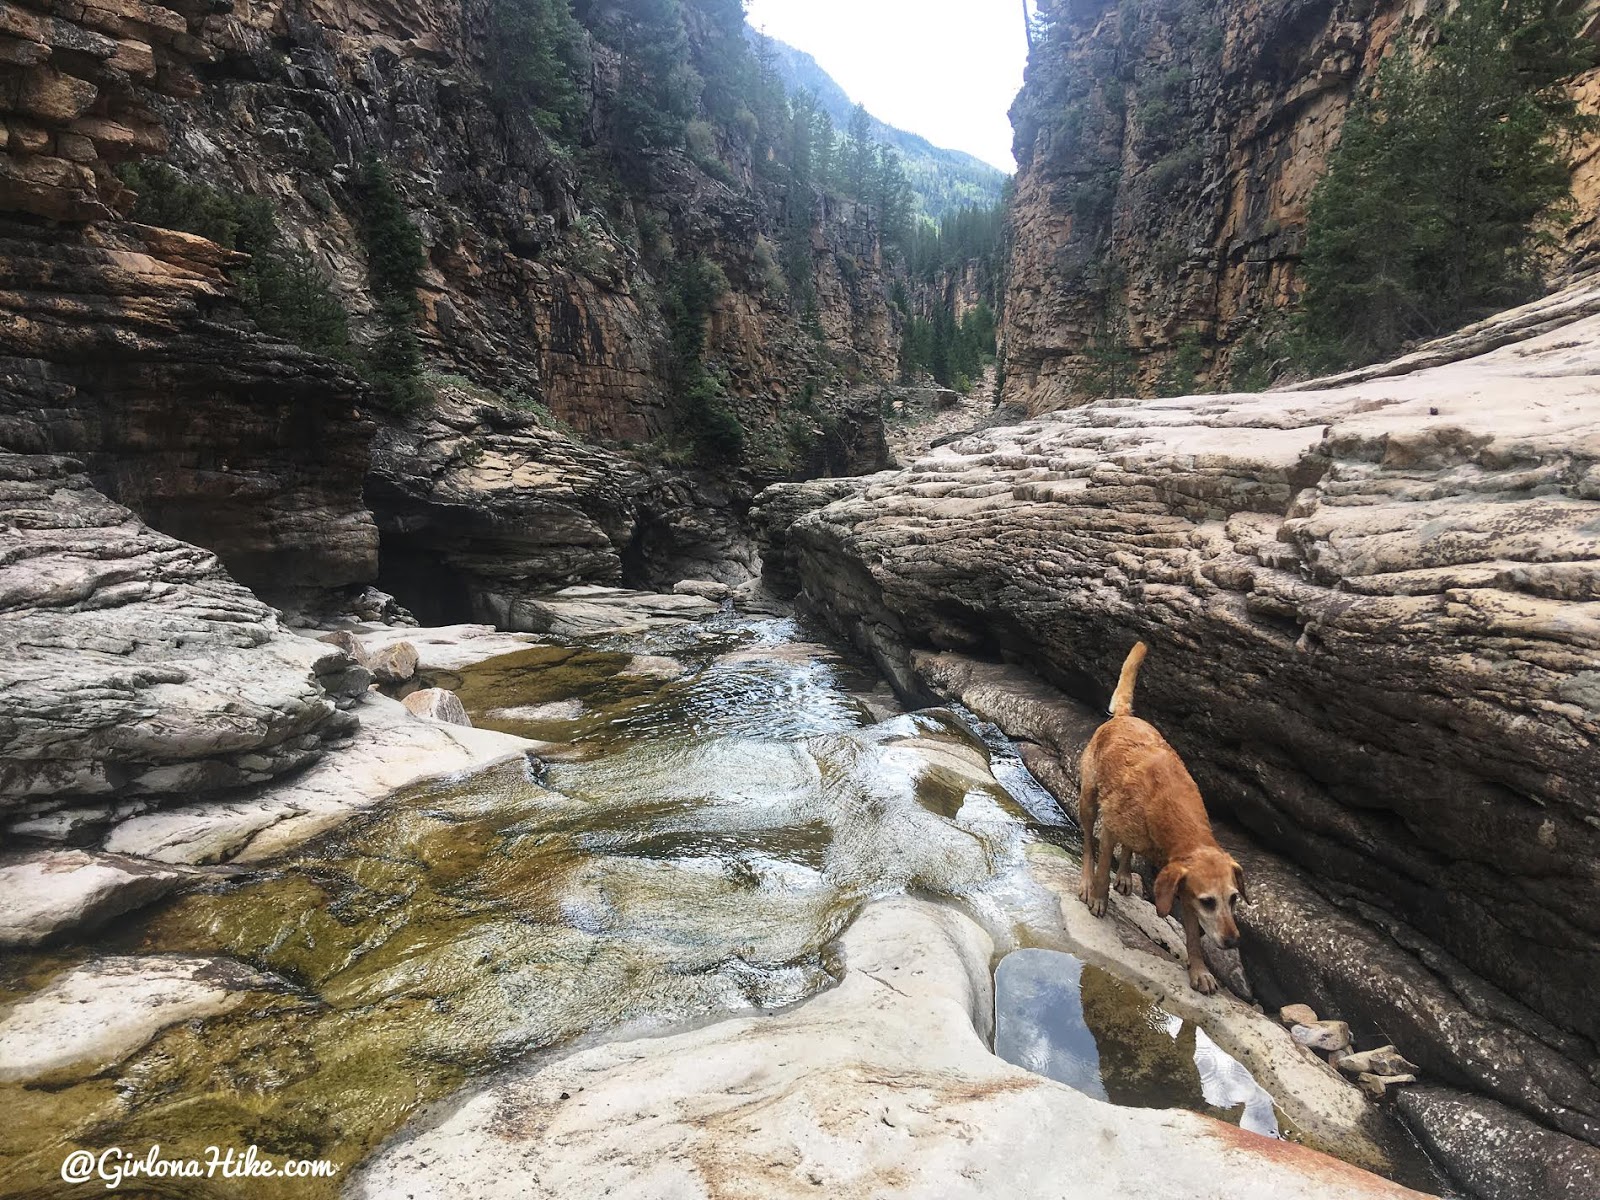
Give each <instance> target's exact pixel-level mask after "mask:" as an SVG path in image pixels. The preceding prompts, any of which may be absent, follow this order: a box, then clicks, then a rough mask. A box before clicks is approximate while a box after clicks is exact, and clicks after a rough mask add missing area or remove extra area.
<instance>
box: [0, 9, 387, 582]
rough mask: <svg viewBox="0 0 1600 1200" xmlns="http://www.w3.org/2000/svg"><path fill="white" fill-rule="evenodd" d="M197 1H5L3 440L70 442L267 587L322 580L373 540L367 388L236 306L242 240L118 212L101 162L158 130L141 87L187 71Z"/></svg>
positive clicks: (182, 92) (123, 156)
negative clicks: (365, 489) (366, 498)
mask: <svg viewBox="0 0 1600 1200" xmlns="http://www.w3.org/2000/svg"><path fill="white" fill-rule="evenodd" d="M206 11H208V9H206V7H205V6H199V5H196V6H187V7H186V6H184V5H181V4H175V5H171V6H163V5H153V4H152V5H146V4H135V5H106V6H101V7H92V8H87V9H83V8H80V7H77V6H72V7H71V8H70V9H69V8H67V7H65V6H56V5H47V4H10V5H7V6H6V9H5V12H4V14H3V16H0V21H3V22H4V25H3V31H0V47H3V49H4V53H5V55H6V56H7V57H6V61H7V63H8V64H10V65H9V66H8V67H7V80H6V83H7V87H8V89H9V91H8V92H7V93H6V96H5V99H4V104H3V106H4V109H5V118H4V119H5V122H6V128H7V131H8V140H7V142H6V146H5V153H4V154H3V155H0V263H3V270H4V274H5V275H6V277H7V280H8V284H7V287H6V289H5V291H4V292H3V293H0V316H3V321H0V383H3V386H0V445H4V446H5V447H7V448H9V449H12V450H16V451H21V452H25V453H49V454H71V455H75V456H78V457H79V458H81V459H82V460H83V461H84V462H85V463H86V464H87V466H88V469H89V472H90V474H91V476H92V477H93V479H94V482H95V484H96V485H97V486H99V487H100V488H102V489H103V490H104V491H105V492H106V493H107V494H108V495H110V496H111V497H113V498H114V499H116V500H118V501H121V502H122V503H124V504H126V505H128V506H130V507H131V508H133V509H135V510H136V511H137V512H139V513H140V514H141V515H142V516H143V517H144V518H145V519H147V520H148V521H150V522H152V523H153V524H156V525H158V526H160V527H161V528H162V529H164V530H166V531H168V532H170V533H172V534H174V535H175V536H179V537H183V538H187V539H192V540H193V541H196V542H199V543H201V544H203V545H205V546H207V547H209V548H212V549H215V550H217V551H219V552H220V553H221V554H222V555H223V558H224V560H225V562H226V564H227V566H228V567H229V569H230V570H231V571H232V572H233V573H234V575H235V576H236V577H237V578H238V579H240V580H243V581H244V582H246V583H249V584H251V585H254V586H259V587H261V588H263V589H265V590H266V591H268V592H270V593H272V594H274V595H275V596H279V597H282V596H287V595H291V594H293V593H295V592H298V591H301V590H304V589H323V588H337V587H340V586H342V585H345V584H350V583H354V582H356V581H359V580H365V579H370V578H371V577H372V575H373V573H374V571H375V569H376V562H377V530H376V528H375V527H374V525H373V523H372V520H371V517H370V516H369V515H368V513H367V512H366V509H365V506H364V505H363V503H362V501H361V478H362V474H363V473H364V468H365V458H366V445H367V441H368V439H369V438H370V436H371V425H370V424H369V422H367V420H366V419H365V418H364V417H362V416H361V415H360V414H359V413H358V411H357V405H358V403H359V402H360V400H361V399H362V397H363V395H364V389H363V388H362V386H361V384H360V383H359V381H358V380H357V379H356V378H355V377H354V376H353V375H352V374H351V373H350V372H349V371H348V370H347V369H346V368H344V367H342V366H340V365H338V364H336V363H332V362H329V361H326V360H323V359H319V358H316V357H315V356H312V355H309V354H305V353H303V352H301V351H299V350H297V349H296V348H294V347H292V346H288V345H285V344H284V343H282V342H278V341H276V340H275V339H272V338H268V337H264V336H262V335H261V334H260V333H258V332H256V331H255V330H254V329H252V328H251V327H250V325H249V323H248V321H246V320H245V318H244V316H243V312H242V310H241V309H240V308H239V306H238V305H237V304H236V303H235V302H234V301H233V300H232V299H231V288H230V285H229V282H228V278H227V272H228V271H229V269H230V268H232V267H235V266H237V265H238V264H239V263H240V262H241V261H242V257H241V256H239V255H235V254H232V253H230V252H228V251H225V250H223V249H222V248H220V247H218V246H216V245H214V244H213V243H211V242H209V241H206V240H205V239H203V238H196V237H191V236H188V235H186V234H182V233H176V232H172V231H167V230H156V229H150V228H146V227H143V226H137V225H131V224H128V223H126V222H121V221H118V220H117V219H116V216H117V211H118V210H120V209H125V208H126V207H127V205H128V204H129V203H130V202H131V196H130V195H129V194H128V192H127V189H126V188H124V187H123V186H122V184H121V182H120V181H119V180H118V178H117V177H116V175H115V174H114V173H113V171H112V168H113V166H114V165H115V164H116V163H118V162H121V161H125V160H127V159H129V158H132V157H135V156H137V155H140V154H146V153H160V152H162V151H163V150H164V149H165V147H166V145H167V138H166V133H165V131H164V130H163V128H162V127H161V125H160V123H159V122H158V121H157V120H156V118H155V116H154V108H155V106H157V105H158V104H159V103H160V102H161V101H162V100H163V99H168V100H172V101H173V102H174V103H178V102H180V101H179V99H178V98H181V100H182V102H188V101H191V100H192V99H193V98H194V97H195V96H197V95H198V94H199V92H200V90H201V84H200V81H199V79H198V77H197V76H196V74H195V67H196V65H199V64H205V63H207V62H208V61H210V60H211V59H213V58H214V57H215V51H214V50H213V49H212V48H211V47H210V46H209V45H208V44H207V43H206V42H205V41H204V39H203V37H202V36H201V35H202V34H204V32H205V31H206V28H207V26H208V24H209V23H210V22H211V21H212V18H208V17H205V16H204V13H205V12H206ZM53 222H62V223H61V224H54V223H53Z"/></svg>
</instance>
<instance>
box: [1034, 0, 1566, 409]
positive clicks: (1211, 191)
mask: <svg viewBox="0 0 1600 1200" xmlns="http://www.w3.org/2000/svg"><path fill="white" fill-rule="evenodd" d="M1039 8H1040V10H1041V13H1042V16H1043V17H1044V18H1046V20H1047V23H1048V29H1047V31H1046V32H1043V33H1041V35H1040V36H1039V38H1038V40H1037V41H1036V44H1035V46H1034V49H1033V52H1032V55H1031V60H1030V64H1029V68H1028V78H1027V83H1026V86H1025V87H1024V89H1023V92H1022V95H1021V96H1020V97H1019V99H1018V102H1017V106H1016V108H1015V109H1014V110H1013V114H1012V115H1013V119H1014V121H1015V123H1016V129H1017V156H1018V161H1019V164H1020V171H1019V174H1018V179H1017V192H1016V202H1015V206H1014V208H1013V211H1012V219H1013V236H1014V244H1015V250H1014V254H1013V259H1012V266H1011V277H1010V290H1009V293H1008V296H1007V305H1006V314H1005V315H1006V328H1005V342H1006V345H1007V347H1008V350H1009V354H1008V363H1007V365H1008V376H1007V397H1008V399H1010V400H1012V401H1014V402H1016V403H1018V404H1026V405H1028V406H1029V407H1030V408H1031V410H1032V411H1034V412H1045V411H1049V410H1051V409H1055V408H1060V407H1062V406H1063V405H1065V404H1067V403H1071V402H1078V401H1081V400H1082V399H1083V398H1084V397H1085V396H1089V395H1104V394H1107V393H1108V392H1110V391H1121V392H1126V393H1133V392H1135V391H1142V392H1144V393H1146V394H1148V393H1149V392H1150V391H1152V390H1166V391H1168V392H1170V393H1172V394H1176V393H1179V392H1184V391H1194V390H1197V378H1196V376H1197V373H1198V376H1199V379H1198V383H1211V384H1216V385H1226V384H1227V383H1228V380H1229V377H1230V374H1232V373H1233V372H1234V371H1235V370H1240V369H1242V368H1243V366H1244V363H1243V361H1242V360H1241V359H1240V358H1239V356H1238V351H1239V349H1240V347H1241V346H1243V347H1244V353H1245V354H1246V355H1248V354H1249V352H1250V346H1251V343H1252V342H1259V341H1261V340H1264V339H1265V338H1266V337H1267V336H1270V333H1271V331H1272V326H1273V323H1274V319H1275V314H1277V313H1278V312H1279V311H1280V310H1281V309H1282V308H1283V307H1284V306H1285V305H1286V304H1287V303H1288V302H1289V301H1290V300H1291V298H1292V293H1293V278H1294V268H1295V263H1296V260H1297V257H1298V255H1299V253H1300V251H1301V249H1302V247H1303V239H1304V227H1305V220H1306V210H1307V204H1308V201H1309V199H1310V193H1311V189H1312V187H1313V186H1314V184H1315V183H1316V180H1317V179H1318V177H1319V176H1320V174H1321V172H1322V169H1323V166H1324V164H1325V163H1326V161H1327V156H1328V153H1329V151H1330V150H1331V148H1332V146H1333V144H1334V142H1335V141H1336V140H1337V136H1338V133H1339V129H1340V127H1341V125H1342V122H1343V118H1344V113H1345V110H1346V108H1347V106H1348V104H1349V101H1350V98H1351V97H1352V95H1354V94H1355V92H1356V90H1357V89H1358V88H1359V87H1360V86H1361V85H1362V83H1363V82H1364V80H1365V79H1366V78H1367V77H1368V76H1369V74H1370V72H1371V71H1372V70H1373V69H1374V67H1375V65H1376V63H1377V61H1378V59H1379V57H1380V55H1381V53H1382V51H1383V48H1384V47H1385V46H1386V45H1387V44H1388V42H1389V40H1390V39H1391V37H1392V36H1393V34H1394V32H1395V30H1396V29H1397V28H1398V26H1399V23H1400V22H1401V21H1402V19H1403V18H1405V17H1406V16H1407V15H1417V14H1418V12H1420V10H1419V9H1418V6H1416V5H1415V4H1409V3H1400V2H1395V0H1354V2H1344V0H1339V2H1335V3H1327V4H1313V3H1306V2H1304V0H1255V2H1250V3H1239V4H1224V5H1210V4H1199V3H1194V2H1192V0H1126V2H1124V3H1120V4H1113V3H1103V2H1096V3H1090V4H1084V5H1080V4H1073V5H1067V4H1064V3H1056V2H1054V0H1046V2H1044V3H1041V4H1040V5H1039ZM1581 90H1582V89H1580V91H1581ZM1588 90H1589V91H1591V92H1592V90H1593V85H1592V84H1590V85H1588ZM1586 188H1587V189H1588V190H1589V191H1591V192H1592V190H1593V185H1592V184H1591V183H1588V182H1587V181H1586V173H1585V171H1583V170H1580V178H1579V181H1578V192H1579V196H1580V198H1581V197H1582V196H1583V195H1584V193H1585V189H1586ZM1588 241H1592V232H1587V224H1586V223H1584V224H1580V225H1579V227H1578V228H1577V229H1575V230H1574V233H1573V244H1572V250H1573V251H1574V253H1577V254H1580V255H1581V253H1583V252H1584V248H1585V246H1586V245H1587V243H1588ZM1174 373H1176V376H1175V377H1174ZM1163 376H1167V379H1166V380H1164V379H1163ZM1164 382H1165V383H1166V384H1167V387H1166V388H1165V389H1163V388H1162V384H1163V383H1164Z"/></svg>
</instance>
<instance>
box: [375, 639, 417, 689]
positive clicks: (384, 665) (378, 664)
mask: <svg viewBox="0 0 1600 1200" xmlns="http://www.w3.org/2000/svg"><path fill="white" fill-rule="evenodd" d="M367 669H368V670H370V671H371V672H372V674H373V677H374V678H375V679H377V681H378V682H379V683H404V682H405V681H406V680H408V679H410V678H411V677H412V676H413V675H415V674H416V673H417V648H416V647H415V646H413V645H412V644H411V643H410V642H395V643H394V644H393V645H392V646H385V647H384V648H383V649H382V650H379V651H378V652H377V653H376V654H374V655H373V656H372V659H371V661H370V662H368V663H367Z"/></svg>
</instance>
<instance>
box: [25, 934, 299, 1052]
mask: <svg viewBox="0 0 1600 1200" xmlns="http://www.w3.org/2000/svg"><path fill="white" fill-rule="evenodd" d="M282 986H283V985H282V981H281V980H275V979H272V978H271V977H269V976H265V975H262V974H261V973H259V972H256V971H251V970H249V969H247V968H245V967H243V966H241V965H240V964H239V963H237V962H235V961H233V960H232V959H229V958H197V957H173V958H152V959H143V958H136V957H117V958H102V959H93V960H91V961H89V962H86V963H84V964H82V965H81V966H78V967H76V968H74V969H73V970H71V971H68V972H67V973H66V974H64V975H61V976H59V977H58V978H56V979H55V980H53V981H52V982H51V983H50V985H49V986H48V987H46V988H44V989H43V990H42V991H39V992H36V993H34V994H33V995H31V996H29V997H28V998H26V999H25V1000H22V1001H21V1002H19V1003H17V1004H14V1005H12V1006H11V1007H10V1008H9V1009H7V1010H6V1012H5V1014H4V1016H0V1083H18V1082H25V1083H34V1082H49V1083H56V1084H59V1083H61V1082H62V1081H64V1080H67V1079H82V1078H85V1077H87V1076H90V1075H95V1074H98V1073H99V1072H101V1071H103V1070H105V1069H106V1068H107V1067H111V1066H114V1065H115V1064H117V1063H119V1062H121V1061H122V1060H123V1059H125V1058H127V1057H128V1056H129V1055H130V1054H133V1053H134V1052H135V1051H137V1050H138V1049H139V1048H140V1047H141V1046H143V1045H145V1044H146V1043H147V1042H149V1041H150V1040H151V1039H153V1038H154V1037H156V1036H157V1035H158V1034H159V1033H160V1032H161V1031H162V1030H163V1029H166V1028H167V1027H169V1026H172V1025H176V1024H179V1023H180V1022H183V1021H193V1020H198V1019H204V1018H206V1017H215V1016H219V1015H221V1014H223V1013H226V1012H230V1011H232V1010H234V1009H237V1008H239V1007H241V1006H242V1005H244V1004H246V1003H248V1002H249V1000H250V995H249V993H250V992H259V991H263V990H279V989H281V988H282Z"/></svg>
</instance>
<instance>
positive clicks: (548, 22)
mask: <svg viewBox="0 0 1600 1200" xmlns="http://www.w3.org/2000/svg"><path fill="white" fill-rule="evenodd" d="M489 34H490V36H489V44H488V57H489V82H490V87H491V88H492V89H493V92H494V96H495V99H496V100H497V101H498V103H499V105H500V107H501V109H502V110H503V111H505V112H506V113H508V114H524V115H526V116H527V117H529V118H530V119H531V120H532V121H533V123H534V124H535V125H537V126H538V127H539V128H540V129H542V130H544V132H546V133H548V134H551V135H553V136H556V137H559V138H562V139H563V140H567V141H571V140H573V139H574V138H576V136H577V133H578V130H579V128H580V126H581V125H582V123H583V116H584V112H583V92H582V90H581V88H580V87H579V83H578V81H579V79H580V78H581V77H582V76H585V75H587V74H588V72H589V65H590V64H589V47H588V42H587V39H586V38H585V36H584V32H583V27H582V26H581V25H579V24H578V22H577V21H576V20H575V19H574V18H573V16H572V5H571V3H570V0H493V2H492V4H491V5H490V8H489Z"/></svg>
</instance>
